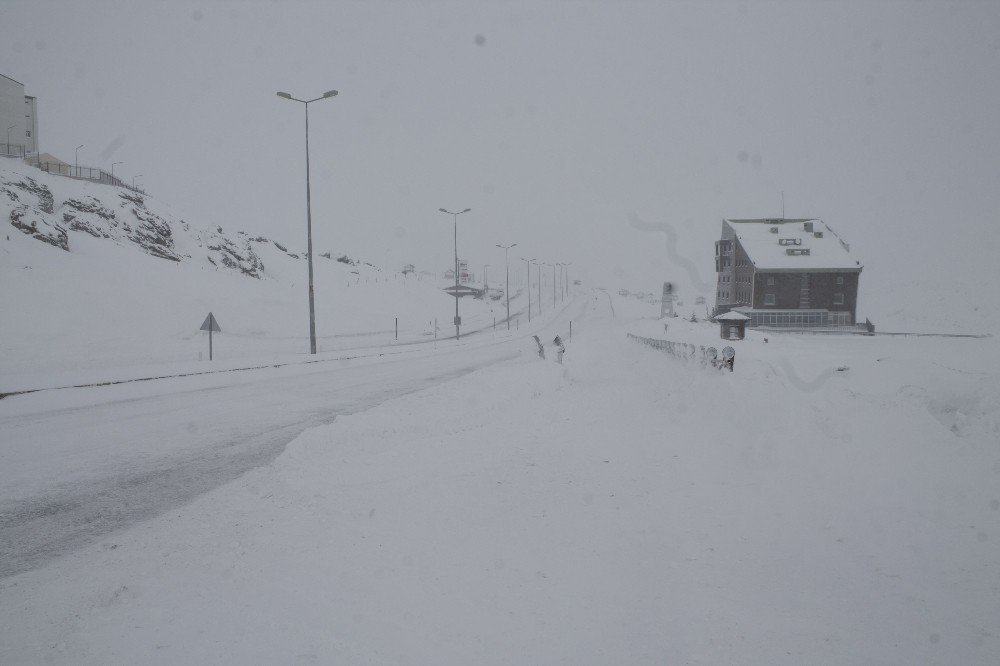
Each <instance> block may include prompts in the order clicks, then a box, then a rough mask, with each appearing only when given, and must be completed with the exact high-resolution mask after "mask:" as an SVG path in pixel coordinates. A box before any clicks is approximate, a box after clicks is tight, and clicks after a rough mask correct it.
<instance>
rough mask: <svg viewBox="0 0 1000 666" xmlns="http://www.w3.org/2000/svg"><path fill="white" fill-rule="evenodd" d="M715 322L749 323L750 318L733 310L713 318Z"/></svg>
mask: <svg viewBox="0 0 1000 666" xmlns="http://www.w3.org/2000/svg"><path fill="white" fill-rule="evenodd" d="M715 320H716V321H749V320H750V317H747V316H746V315H741V314H740V313H739V312H736V311H735V310H730V311H729V312H727V313H726V314H724V315H719V316H718V317H716V318H715Z"/></svg>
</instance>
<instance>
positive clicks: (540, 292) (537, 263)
mask: <svg viewBox="0 0 1000 666" xmlns="http://www.w3.org/2000/svg"><path fill="white" fill-rule="evenodd" d="M544 265H545V263H544V262H541V261H536V262H535V266H537V267H538V314H539V316H541V314H542V266H544Z"/></svg>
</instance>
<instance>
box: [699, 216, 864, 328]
mask: <svg viewBox="0 0 1000 666" xmlns="http://www.w3.org/2000/svg"><path fill="white" fill-rule="evenodd" d="M862 268H863V267H862V265H861V262H860V261H858V260H856V259H854V258H853V257H852V256H851V252H850V246H849V245H848V244H847V243H845V242H844V241H843V240H842V239H841V238H840V237H839V236H838V235H837V234H836V233H834V231H833V230H832V229H830V227H828V226H827V225H826V224H824V223H823V221H822V220H816V219H787V218H777V219H772V218H762V219H741V220H737V219H727V220H723V221H722V235H721V237H720V239H719V240H718V241H716V243H715V270H716V273H717V274H718V281H717V287H716V299H715V314H716V315H720V314H723V313H725V312H730V311H736V312H739V313H741V314H744V315H746V316H747V317H749V318H750V326H776V327H792V328H800V327H815V326H852V325H854V323H855V321H856V317H857V302H858V286H859V279H860V276H861V271H862Z"/></svg>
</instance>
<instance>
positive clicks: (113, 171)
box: [111, 162, 125, 185]
mask: <svg viewBox="0 0 1000 666" xmlns="http://www.w3.org/2000/svg"><path fill="white" fill-rule="evenodd" d="M119 164H125V163H124V162H112V163H111V184H112V185H114V180H115V167H116V166H118V165H119Z"/></svg>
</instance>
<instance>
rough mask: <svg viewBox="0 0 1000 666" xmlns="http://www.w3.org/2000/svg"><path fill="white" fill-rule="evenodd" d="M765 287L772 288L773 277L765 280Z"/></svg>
mask: <svg viewBox="0 0 1000 666" xmlns="http://www.w3.org/2000/svg"><path fill="white" fill-rule="evenodd" d="M767 286H768V287H773V286H774V278H773V277H769V278H767Z"/></svg>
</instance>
